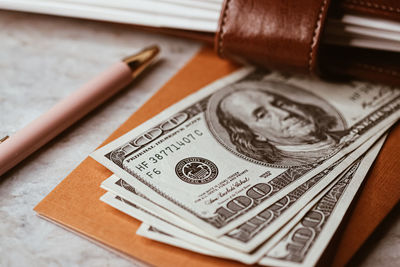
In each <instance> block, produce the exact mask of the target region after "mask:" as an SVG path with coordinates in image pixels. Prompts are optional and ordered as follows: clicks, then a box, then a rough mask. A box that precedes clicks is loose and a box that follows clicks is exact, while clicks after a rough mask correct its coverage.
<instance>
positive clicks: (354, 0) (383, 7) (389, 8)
mask: <svg viewBox="0 0 400 267" xmlns="http://www.w3.org/2000/svg"><path fill="white" fill-rule="evenodd" d="M346 2H348V3H347V4H348V5H349V4H353V5H359V6H364V7H368V8H374V9H380V10H382V11H389V12H395V13H400V8H398V7H392V6H387V5H380V4H375V3H372V2H368V1H358V0H346Z"/></svg>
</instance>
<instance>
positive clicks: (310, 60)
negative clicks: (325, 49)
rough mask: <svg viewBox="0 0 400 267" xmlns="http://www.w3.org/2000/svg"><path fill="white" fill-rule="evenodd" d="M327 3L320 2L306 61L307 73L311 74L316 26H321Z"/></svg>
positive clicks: (325, 0) (316, 39)
mask: <svg viewBox="0 0 400 267" xmlns="http://www.w3.org/2000/svg"><path fill="white" fill-rule="evenodd" d="M327 3H328V1H327V0H324V1H323V2H322V4H321V8H320V10H319V14H318V20H317V23H316V24H315V28H314V32H313V36H312V42H311V46H310V53H309V59H308V71H309V72H312V63H313V47H314V45H315V44H316V43H317V41H318V38H317V32H318V26H319V25H320V24H321V20H322V14H323V13H324V10H325V7H326V5H327Z"/></svg>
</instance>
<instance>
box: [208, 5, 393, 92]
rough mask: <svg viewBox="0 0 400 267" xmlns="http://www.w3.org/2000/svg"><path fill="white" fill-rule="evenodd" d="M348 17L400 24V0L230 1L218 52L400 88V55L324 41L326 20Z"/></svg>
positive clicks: (292, 69) (221, 25) (271, 66)
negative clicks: (380, 19)
mask: <svg viewBox="0 0 400 267" xmlns="http://www.w3.org/2000/svg"><path fill="white" fill-rule="evenodd" d="M344 13H346V14H361V15H366V16H372V17H378V18H385V19H391V20H395V21H400V1H397V0H339V1H330V0H296V1H282V0H225V2H224V5H223V8H222V13H221V16H220V22H219V28H218V32H217V34H216V37H215V49H216V51H217V52H218V54H219V55H220V56H221V57H227V58H230V59H233V60H237V61H243V60H244V61H249V62H251V63H253V64H257V65H260V66H263V67H266V68H268V69H274V70H280V71H289V72H300V73H311V74H317V75H321V76H335V77H338V76H340V77H344V78H345V77H351V78H354V77H355V78H360V79H366V80H370V81H375V82H382V83H387V84H392V85H400V63H399V62H400V53H395V52H386V51H378V50H372V49H361V48H352V47H339V46H332V45H325V44H322V43H321V40H322V38H323V34H324V26H325V21H326V18H327V17H337V16H340V15H341V14H344Z"/></svg>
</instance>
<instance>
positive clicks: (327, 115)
mask: <svg viewBox="0 0 400 267" xmlns="http://www.w3.org/2000/svg"><path fill="white" fill-rule="evenodd" d="M178 89H179V88H177V90H178ZM338 92H340V93H338ZM399 104H400V91H399V90H397V89H395V88H391V87H388V86H382V85H371V84H366V83H361V82H352V83H346V84H338V83H327V82H323V81H320V80H317V79H309V78H303V77H294V76H293V77H292V76H283V75H280V74H277V73H264V72H262V71H259V70H254V69H252V68H245V69H242V70H240V71H238V72H235V73H234V74H232V75H229V76H227V77H225V78H223V79H221V80H218V81H217V82H215V83H213V84H211V85H210V86H208V87H206V88H205V89H202V90H200V91H199V92H197V93H195V94H193V95H191V96H189V97H187V98H185V99H183V100H182V101H180V102H178V103H177V104H175V105H173V106H171V107H170V108H168V109H166V110H165V111H163V112H162V113H160V114H159V115H158V116H156V117H154V118H153V119H151V120H149V121H147V122H146V123H144V124H142V125H141V126H139V127H137V128H136V129H134V130H132V131H130V132H129V133H127V134H125V135H124V136H122V137H121V138H119V139H117V140H115V141H114V142H112V143H110V144H108V145H106V146H104V147H102V148H100V149H99V150H97V151H95V152H94V153H93V154H92V157H93V158H94V159H96V160H97V161H99V162H100V163H101V164H103V165H104V166H106V167H107V168H109V169H110V170H111V171H112V172H114V173H115V174H116V175H117V176H118V177H120V178H122V179H123V180H124V181H126V182H127V183H129V184H131V185H132V186H134V187H135V188H136V189H137V190H138V191H139V192H141V193H142V194H144V195H146V196H147V197H148V198H149V199H152V200H153V201H154V202H156V203H158V204H159V205H161V206H163V207H165V208H166V209H168V210H170V211H171V210H173V211H174V213H175V214H177V215H178V216H180V217H181V218H184V219H185V220H187V221H189V222H190V223H192V224H194V225H197V226H198V227H199V228H201V229H204V231H205V232H207V233H209V234H210V235H211V236H215V237H216V236H221V235H223V234H225V233H227V232H229V231H231V230H232V229H234V228H235V227H237V226H239V225H241V224H243V223H244V222H245V221H247V220H249V219H250V218H252V217H254V216H256V215H257V214H258V213H259V212H261V211H262V210H264V209H265V208H266V207H268V206H270V205H272V204H273V203H275V202H276V201H278V200H279V199H281V198H282V197H284V196H285V195H287V194H288V193H289V192H291V191H292V190H294V189H295V188H297V187H298V186H299V185H301V184H303V183H304V182H306V181H307V180H309V179H310V178H312V177H314V176H315V175H316V174H318V173H319V172H321V171H323V170H325V169H326V168H328V167H329V166H331V165H332V164H334V163H335V162H336V161H337V160H339V159H340V158H342V157H343V156H345V155H347V154H348V153H350V152H351V151H353V150H354V149H355V148H357V147H358V146H360V145H361V144H363V143H364V142H365V141H366V140H368V139H369V138H371V137H372V136H374V135H375V134H377V132H378V131H379V130H380V129H382V128H383V127H385V126H387V125H389V124H390V123H393V121H395V120H397V119H398V117H399ZM337 174H338V173H337ZM330 182H331V181H330ZM313 190H314V189H312V190H311V191H313ZM313 193H318V191H317V189H315V192H314V191H313Z"/></svg>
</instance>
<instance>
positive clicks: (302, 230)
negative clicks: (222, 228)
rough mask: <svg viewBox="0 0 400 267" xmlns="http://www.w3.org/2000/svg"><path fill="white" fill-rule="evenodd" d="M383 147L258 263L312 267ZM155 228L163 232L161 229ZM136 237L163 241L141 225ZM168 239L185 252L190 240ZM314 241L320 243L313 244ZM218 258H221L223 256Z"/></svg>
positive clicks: (284, 232)
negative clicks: (289, 238) (140, 236)
mask: <svg viewBox="0 0 400 267" xmlns="http://www.w3.org/2000/svg"><path fill="white" fill-rule="evenodd" d="M382 144H383V139H382V140H381V141H380V142H379V143H378V144H377V145H375V146H374V148H373V149H371V151H369V152H368V153H367V155H366V156H365V157H364V158H362V159H360V160H358V161H356V162H355V163H354V164H353V165H352V166H351V167H350V168H349V169H348V170H347V171H346V172H345V173H344V174H343V175H342V176H341V177H340V178H339V179H338V181H337V182H335V183H334V184H333V185H332V186H330V187H328V188H327V189H325V190H324V192H322V193H320V195H319V196H318V197H317V198H315V199H314V200H313V201H311V202H310V203H308V204H307V205H306V206H305V207H304V209H303V210H302V211H301V212H299V213H298V214H297V215H296V217H295V218H294V219H293V220H291V221H289V222H288V224H287V226H285V227H284V228H283V229H281V230H280V231H279V232H277V233H276V234H275V235H274V236H273V237H272V238H271V239H270V240H268V241H267V242H266V244H264V247H267V248H269V252H268V255H267V256H265V257H264V258H263V259H262V260H261V261H260V262H259V263H261V264H265V265H267V266H314V265H315V263H316V262H317V260H318V258H319V257H320V256H321V254H322V253H323V252H324V249H325V248H326V246H327V244H328V243H329V241H330V239H331V237H332V235H333V234H334V232H335V231H336V229H337V227H338V226H339V223H340V221H341V218H343V215H344V214H345V212H346V210H347V209H348V207H349V206H350V204H351V202H352V200H353V197H354V196H355V194H356V193H357V191H358V189H359V188H360V185H361V183H362V181H363V179H364V177H365V175H366V174H367V172H368V169H369V167H370V166H371V165H372V163H373V161H374V159H375V157H376V155H377V153H378V152H379V149H380V147H381V146H382ZM332 210H334V211H335V212H334V213H333V214H331V213H330V212H331V211H332ZM329 218H330V219H329ZM153 225H154V224H153ZM323 225H326V226H323ZM158 227H161V228H163V226H162V225H160V226H158ZM323 227H324V228H323ZM314 228H317V231H314ZM324 229H325V230H324ZM137 234H139V235H142V236H145V237H147V238H151V239H154V240H158V241H160V242H163V240H164V238H165V236H164V232H162V231H159V230H158V229H157V226H156V227H154V226H152V225H146V224H144V225H142V227H141V228H140V229H139V230H138V232H137ZM168 235H169V239H170V240H174V242H173V243H170V244H173V245H175V246H178V247H182V248H185V246H186V244H187V243H190V237H189V239H187V237H185V236H182V235H180V234H179V233H177V232H173V231H172V232H169V233H168ZM177 235H178V236H179V235H180V237H177ZM288 236H290V237H291V238H292V239H291V240H290V241H288V240H287V239H288ZM283 237H284V239H282V238H283ZM316 239H317V240H319V243H317V242H318V241H317V242H315V240H316ZM313 243H315V245H314V244H313ZM193 245H197V246H201V245H202V244H201V243H194V244H192V246H193ZM187 249H189V248H187ZM207 249H208V250H209V251H210V253H213V254H215V253H218V252H215V251H213V247H212V246H210V247H207ZM257 254H258V253H257ZM269 254H272V255H273V256H269ZM217 255H219V254H217ZM214 256H215V255H214ZM219 256H220V257H224V255H219ZM249 257H251V256H249ZM249 257H247V258H249ZM253 258H254V257H253ZM301 260H302V262H300V261H301ZM242 261H243V260H242ZM245 263H248V262H245Z"/></svg>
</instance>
